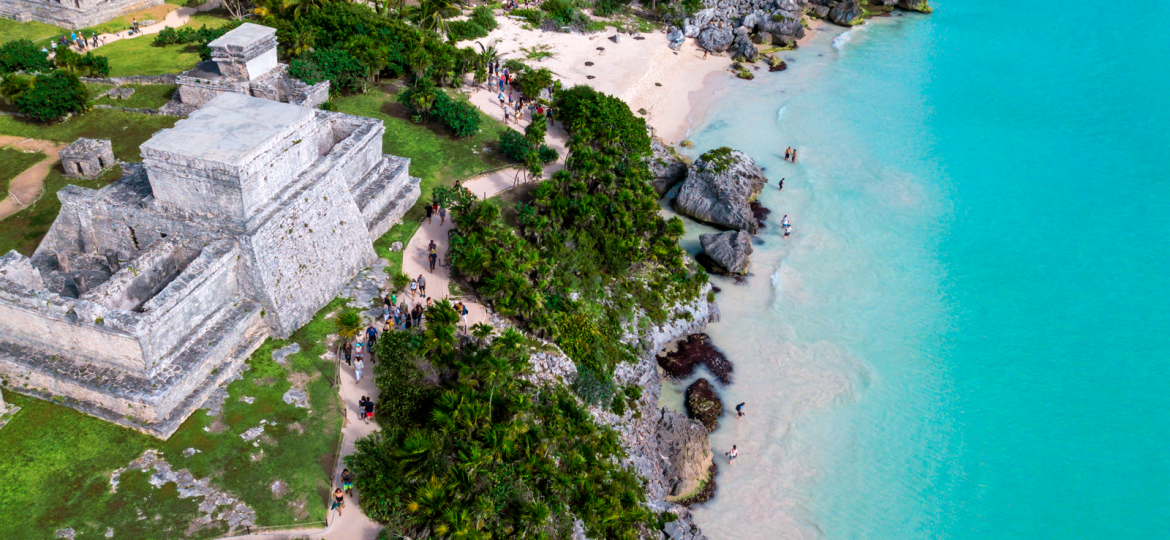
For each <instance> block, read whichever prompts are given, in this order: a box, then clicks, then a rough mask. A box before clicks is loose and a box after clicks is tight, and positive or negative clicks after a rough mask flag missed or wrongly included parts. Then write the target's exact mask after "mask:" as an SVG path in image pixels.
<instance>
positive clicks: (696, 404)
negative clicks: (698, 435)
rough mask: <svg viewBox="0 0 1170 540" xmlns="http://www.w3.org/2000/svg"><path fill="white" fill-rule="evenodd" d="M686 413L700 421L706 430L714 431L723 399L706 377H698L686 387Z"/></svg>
mask: <svg viewBox="0 0 1170 540" xmlns="http://www.w3.org/2000/svg"><path fill="white" fill-rule="evenodd" d="M687 415H688V416H690V417H691V418H693V419H695V420H698V421H699V422H701V423H702V424H703V427H706V428H707V431H715V428H717V427H719V417H720V416H723V401H722V400H720V399H719V394H716V393H715V387H714V386H711V383H710V382H707V379H699V380H697V381H695V382H693V383H691V385H690V386H688V387H687Z"/></svg>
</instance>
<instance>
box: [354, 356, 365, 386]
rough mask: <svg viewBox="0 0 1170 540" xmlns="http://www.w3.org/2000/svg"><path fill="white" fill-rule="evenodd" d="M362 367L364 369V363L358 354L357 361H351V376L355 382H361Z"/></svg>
mask: <svg viewBox="0 0 1170 540" xmlns="http://www.w3.org/2000/svg"><path fill="white" fill-rule="evenodd" d="M363 369H366V363H365V362H362V359H361V357H360V356H359V357H358V359H357V362H354V363H353V378H354V379H355V380H356V382H359V383H360V382H362V370H363Z"/></svg>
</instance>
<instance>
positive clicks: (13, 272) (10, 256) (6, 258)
mask: <svg viewBox="0 0 1170 540" xmlns="http://www.w3.org/2000/svg"><path fill="white" fill-rule="evenodd" d="M0 279H7V280H8V281H11V282H13V283H15V284H17V285H20V286H22V287H26V288H28V289H32V290H36V289H43V288H45V282H44V280H43V279H41V272H40V270H37V269H36V268H34V267H33V265H32V261H31V259H29V258H27V257H24V256H22V255H21V254H19V253H17V252H16V250H12V251H9V252H8V253H5V254H4V255H3V256H0Z"/></svg>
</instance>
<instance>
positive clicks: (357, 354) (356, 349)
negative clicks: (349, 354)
mask: <svg viewBox="0 0 1170 540" xmlns="http://www.w3.org/2000/svg"><path fill="white" fill-rule="evenodd" d="M364 351H365V345H363V344H362V341H361V340H360V339H359V340H358V341H357V343H354V344H353V359H354V360H361V359H362V353H363V352H364Z"/></svg>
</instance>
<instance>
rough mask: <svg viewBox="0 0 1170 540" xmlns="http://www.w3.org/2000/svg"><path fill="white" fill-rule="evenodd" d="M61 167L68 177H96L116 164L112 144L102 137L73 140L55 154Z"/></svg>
mask: <svg viewBox="0 0 1170 540" xmlns="http://www.w3.org/2000/svg"><path fill="white" fill-rule="evenodd" d="M57 155H58V157H60V158H61V167H62V168H63V169H65V176H67V177H69V178H97V177H99V176H101V175H102V172H103V171H105V170H106V169H109V168H110V167H113V166H114V165H117V164H118V160H116V159H114V145H113V144H112V143H111V142H110V141H107V140H103V139H86V138H84V137H82V138H80V139H77V140H76V141H73V143H71V144H70V145H69V146H66V147H65V148H62V149H61V151H60V152H59V153H58V154H57Z"/></svg>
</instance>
